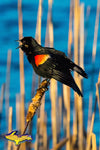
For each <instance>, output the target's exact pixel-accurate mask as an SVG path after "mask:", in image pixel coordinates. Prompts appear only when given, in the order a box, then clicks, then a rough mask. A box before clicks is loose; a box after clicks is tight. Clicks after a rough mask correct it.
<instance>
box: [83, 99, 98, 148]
mask: <svg viewBox="0 0 100 150" xmlns="http://www.w3.org/2000/svg"><path fill="white" fill-rule="evenodd" d="M96 104H97V97H96V99H95V106H94V111H93V114H92V120H91V125H90V130H89V134H87V147H86V150H90V146H91V138H92V131H93V125H94V118H95V112H96Z"/></svg>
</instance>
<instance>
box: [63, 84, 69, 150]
mask: <svg viewBox="0 0 100 150" xmlns="http://www.w3.org/2000/svg"><path fill="white" fill-rule="evenodd" d="M68 92H70V91H69V90H68V88H67V86H66V85H63V98H64V106H65V109H66V120H65V121H66V138H68V139H70V97H69V95H70V94H69V93H68ZM66 149H70V140H69V141H68V143H66Z"/></svg>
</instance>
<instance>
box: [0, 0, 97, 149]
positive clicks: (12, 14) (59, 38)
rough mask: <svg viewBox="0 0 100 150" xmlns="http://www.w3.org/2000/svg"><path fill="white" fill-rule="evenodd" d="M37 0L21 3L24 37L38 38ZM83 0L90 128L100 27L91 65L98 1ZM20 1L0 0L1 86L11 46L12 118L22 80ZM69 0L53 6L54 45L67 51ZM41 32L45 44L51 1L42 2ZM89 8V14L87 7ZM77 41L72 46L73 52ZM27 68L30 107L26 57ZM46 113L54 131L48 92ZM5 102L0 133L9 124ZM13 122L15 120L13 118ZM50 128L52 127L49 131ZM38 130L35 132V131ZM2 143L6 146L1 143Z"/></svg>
mask: <svg viewBox="0 0 100 150" xmlns="http://www.w3.org/2000/svg"><path fill="white" fill-rule="evenodd" d="M38 3H39V1H38V0H34V1H33V0H30V1H27V0H24V1H23V2H22V10H23V36H33V37H35V30H36V22H37V10H38ZM80 3H84V30H85V33H84V35H85V45H84V46H85V49H84V68H85V70H86V72H87V73H88V76H89V79H88V80H86V79H84V81H83V93H84V99H83V106H84V126H85V129H86V128H87V119H88V115H87V113H88V105H89V95H90V92H91V91H92V93H93V108H94V102H95V91H96V87H95V84H96V82H97V79H98V74H99V69H100V59H99V58H100V27H99V29H98V39H97V49H96V60H95V64H94V65H93V64H92V49H93V39H94V29H95V19H96V7H97V0H95V1H94V0H88V1H87V0H81V2H80ZM17 5H18V4H17V1H16V0H15V1H13V0H10V1H9V0H3V1H0V79H1V80H0V89H1V86H2V84H3V83H5V82H6V69H7V53H8V50H9V49H11V51H12V54H11V69H10V70H11V71H10V106H12V107H13V120H14V117H15V101H16V93H19V92H20V81H19V51H18V50H16V47H17V46H18V43H16V42H15V41H14V40H17V39H18V37H19V31H18V10H17ZM69 6H70V0H67V1H66V0H63V1H62V2H61V0H54V2H53V8H52V21H53V27H54V47H55V48H56V49H59V50H61V51H63V52H65V53H66V54H67V47H68V30H69V11H70V8H69ZM42 7H43V12H42V32H41V43H42V45H44V42H45V32H46V24H47V13H48V1H47V0H45V1H43V4H42ZM88 9H90V13H89V15H87V10H88ZM73 47H74V43H73V45H72V51H73ZM24 68H25V102H26V105H25V108H26V110H27V107H28V102H29V101H30V99H31V89H32V75H33V69H32V67H31V65H30V64H29V62H28V60H27V58H26V57H25V56H24ZM73 105H74V102H73V94H72V98H71V116H73V115H72V114H73ZM45 109H46V112H47V117H48V119H47V121H48V122H47V123H48V134H50V132H51V131H50V130H51V120H50V111H49V110H50V99H49V96H48V93H47V98H46V108H45ZM5 111H6V107H5V101H4V103H3V113H2V119H1V127H0V128H1V133H4V132H7V123H6V120H5ZM13 122H14V121H13ZM13 129H16V125H15V123H13ZM49 129H50V130H49ZM98 131H99V112H98V106H97V109H96V115H95V122H94V128H93V132H94V133H95V134H96V141H97V145H99V132H98ZM35 132H36V131H34V133H35ZM2 143H3V145H2ZM4 145H5V142H0V148H1V147H3V146H4Z"/></svg>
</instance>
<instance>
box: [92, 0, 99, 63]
mask: <svg viewBox="0 0 100 150" xmlns="http://www.w3.org/2000/svg"><path fill="white" fill-rule="evenodd" d="M99 13H100V0H98V2H97V12H96V20H95V31H94V41H93V51H92V61H93V62H95V56H96V47H97V35H98V27H99Z"/></svg>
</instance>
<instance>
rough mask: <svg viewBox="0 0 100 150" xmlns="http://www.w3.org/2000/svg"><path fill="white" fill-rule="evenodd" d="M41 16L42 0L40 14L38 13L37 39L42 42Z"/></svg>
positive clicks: (40, 1) (39, 8) (40, 0)
mask: <svg viewBox="0 0 100 150" xmlns="http://www.w3.org/2000/svg"><path fill="white" fill-rule="evenodd" d="M41 16H42V0H39V7H38V15H37V25H36V34H35V39H36V40H37V41H38V43H39V44H41Z"/></svg>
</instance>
